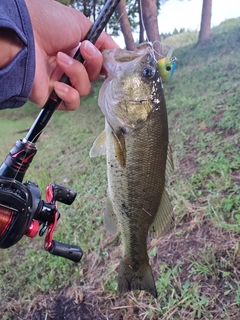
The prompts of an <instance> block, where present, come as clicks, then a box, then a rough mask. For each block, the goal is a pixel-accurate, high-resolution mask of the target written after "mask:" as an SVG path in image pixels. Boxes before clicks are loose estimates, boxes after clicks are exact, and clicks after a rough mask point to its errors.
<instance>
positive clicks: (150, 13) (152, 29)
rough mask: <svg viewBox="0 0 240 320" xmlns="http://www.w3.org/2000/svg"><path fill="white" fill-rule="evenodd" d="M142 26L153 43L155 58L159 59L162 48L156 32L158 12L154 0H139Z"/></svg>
mask: <svg viewBox="0 0 240 320" xmlns="http://www.w3.org/2000/svg"><path fill="white" fill-rule="evenodd" d="M141 4H142V15H143V25H144V27H145V30H146V33H147V38H148V40H149V41H151V42H152V43H153V48H154V50H155V56H156V58H157V59H159V58H160V57H161V55H162V46H161V40H160V35H159V30H158V10H157V3H156V0H141Z"/></svg>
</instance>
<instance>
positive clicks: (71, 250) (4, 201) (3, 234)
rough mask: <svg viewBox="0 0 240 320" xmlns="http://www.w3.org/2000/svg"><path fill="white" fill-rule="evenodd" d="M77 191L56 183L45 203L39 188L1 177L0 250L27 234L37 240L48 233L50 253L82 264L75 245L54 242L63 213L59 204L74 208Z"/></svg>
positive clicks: (29, 183) (47, 195) (48, 191)
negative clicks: (72, 205) (38, 236)
mask: <svg viewBox="0 0 240 320" xmlns="http://www.w3.org/2000/svg"><path fill="white" fill-rule="evenodd" d="M75 197H76V192H75V191H74V190H71V189H69V188H66V187H64V186H61V185H57V184H50V185H49V186H48V187H47V189H46V201H44V200H42V199H41V191H40V189H39V188H38V186H37V185H36V184H35V183H33V182H31V181H27V182H25V183H21V182H19V181H17V180H13V179H10V178H0V248H2V249H5V248H9V247H11V246H12V245H14V244H16V243H17V242H18V241H19V240H20V239H21V238H22V237H23V236H24V235H26V236H28V237H31V238H33V237H35V236H36V235H37V233H39V235H40V236H43V235H44V233H46V236H45V241H44V249H45V250H46V251H48V252H49V253H51V254H53V255H56V256H61V257H64V258H66V259H69V260H72V261H74V262H79V261H80V260H81V258H82V255H83V252H82V250H81V248H79V247H78V246H74V245H68V244H64V243H61V242H58V241H55V240H53V239H52V237H53V232H54V230H55V228H56V225H57V221H58V219H59V218H60V214H59V212H58V209H57V203H56V201H59V202H62V203H64V204H67V205H71V204H72V203H73V201H74V200H75Z"/></svg>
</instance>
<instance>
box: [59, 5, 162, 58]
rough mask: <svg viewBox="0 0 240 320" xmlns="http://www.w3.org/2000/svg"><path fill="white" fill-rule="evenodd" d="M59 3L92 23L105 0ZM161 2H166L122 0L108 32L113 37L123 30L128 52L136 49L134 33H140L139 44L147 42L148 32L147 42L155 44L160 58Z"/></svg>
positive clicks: (111, 20) (156, 52)
mask: <svg viewBox="0 0 240 320" xmlns="http://www.w3.org/2000/svg"><path fill="white" fill-rule="evenodd" d="M57 1H59V2H61V3H63V4H66V5H71V6H72V7H75V8H77V9H78V10H80V11H81V12H83V13H84V14H85V15H86V16H87V17H88V18H90V19H91V20H92V21H95V18H96V16H97V15H98V12H99V11H100V9H101V8H102V6H103V3H104V2H105V0H57ZM160 1H164V0H121V2H120V4H119V5H118V10H116V11H115V13H114V14H113V16H112V18H111V19H110V22H109V24H108V32H109V33H110V34H111V35H113V36H117V35H119V30H120V29H121V31H122V33H123V36H124V40H125V44H126V48H127V49H128V50H135V48H136V44H135V42H134V39H133V35H132V32H136V31H139V43H141V42H143V41H144V40H146V39H144V32H146V34H147V40H148V41H151V42H152V43H153V47H154V50H155V54H156V58H159V55H161V53H162V48H161V43H160V35H159V30H158V19H157V18H158V12H159V8H160ZM165 1H166V0H165ZM119 23H120V28H119Z"/></svg>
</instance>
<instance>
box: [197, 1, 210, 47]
mask: <svg viewBox="0 0 240 320" xmlns="http://www.w3.org/2000/svg"><path fill="white" fill-rule="evenodd" d="M211 17H212V0H203V5H202V18H201V27H200V32H199V36H198V43H197V45H201V44H203V43H205V42H206V41H208V39H209V38H210V35H211Z"/></svg>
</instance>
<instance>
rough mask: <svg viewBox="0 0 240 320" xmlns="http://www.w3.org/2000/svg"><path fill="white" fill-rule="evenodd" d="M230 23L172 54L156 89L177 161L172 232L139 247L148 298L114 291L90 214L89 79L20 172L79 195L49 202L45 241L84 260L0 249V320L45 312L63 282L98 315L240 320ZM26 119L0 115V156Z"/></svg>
mask: <svg viewBox="0 0 240 320" xmlns="http://www.w3.org/2000/svg"><path fill="white" fill-rule="evenodd" d="M239 23H240V20H239V19H236V20H232V21H229V22H226V23H224V24H222V25H220V26H219V27H216V28H214V30H213V35H212V37H211V41H210V42H209V43H208V44H206V45H205V46H203V47H201V48H194V47H193V46H192V45H189V46H188V47H182V48H179V49H177V50H176V52H175V55H176V56H177V57H178V60H179V61H178V67H177V70H176V73H175V75H174V78H173V79H172V81H171V82H169V83H168V84H167V85H166V86H165V95H166V100H167V105H168V112H169V125H170V139H171V144H172V148H173V150H174V156H175V161H176V171H175V174H174V176H173V178H172V183H171V195H172V198H173V204H174V206H175V212H176V221H177V223H176V230H175V231H174V232H173V234H172V235H171V236H170V237H168V238H165V239H163V240H162V241H161V242H159V243H158V245H157V246H155V247H154V248H153V249H152V250H151V252H150V256H151V257H152V259H151V261H152V265H153V270H154V274H155V279H156V285H157V288H158V292H159V298H158V299H157V300H154V299H152V298H150V297H149V296H148V295H147V294H145V293H143V292H142V293H140V295H139V293H138V292H137V293H130V294H128V295H123V296H119V295H118V293H117V292H116V277H117V273H116V271H117V267H118V262H119V259H120V256H121V252H120V249H119V244H120V240H119V237H117V238H113V237H110V236H109V235H107V234H106V233H105V231H104V228H103V225H102V214H101V210H102V208H103V206H104V200H105V194H106V168H105V159H104V158H99V159H92V160H91V159H89V157H88V152H89V149H90V147H91V144H92V142H93V141H94V139H95V137H96V136H97V135H98V134H99V133H100V132H101V130H102V129H103V123H104V120H103V117H102V115H101V113H100V110H99V109H98V107H97V92H98V87H99V85H100V84H97V85H96V88H95V93H94V94H93V95H92V96H90V97H87V98H84V99H82V107H81V109H80V110H79V111H77V112H73V113H63V112H58V113H56V114H55V115H54V117H53V120H52V122H51V123H50V124H49V126H48V127H47V128H46V130H45V131H44V133H43V135H42V137H41V139H40V141H39V142H38V149H39V151H38V154H37V156H36V157H35V159H34V162H33V164H32V166H31V168H30V169H29V171H28V173H27V177H26V179H30V180H32V181H34V182H37V183H38V184H39V186H40V187H41V189H42V190H43V192H44V188H45V187H46V185H47V184H48V183H50V182H56V183H61V184H66V185H68V186H70V187H72V188H74V189H76V190H78V191H79V195H78V197H77V199H76V200H75V203H74V205H73V206H71V207H66V206H62V205H60V212H61V213H62V215H61V221H60V223H59V226H58V228H57V232H56V233H55V239H57V240H60V241H65V242H69V243H78V244H80V245H81V246H82V248H83V250H84V251H85V257H84V259H83V261H82V263H81V264H80V265H75V264H72V263H71V262H68V261H66V260H64V259H61V258H56V257H54V256H51V255H49V254H47V253H46V252H44V251H43V250H42V246H43V239H41V238H39V237H38V238H36V239H34V240H29V239H26V238H24V239H22V240H21V242H20V243H19V244H18V245H16V246H15V247H13V248H11V249H9V250H1V251H0V295H1V299H0V316H1V317H2V318H3V319H10V316H11V315H15V316H13V317H15V318H16V319H17V315H18V314H19V313H20V314H22V318H23V317H24V314H26V313H27V312H29V311H30V310H35V309H36V308H39V309H44V308H45V309H46V304H47V303H44V302H42V303H40V302H39V301H40V297H41V299H42V301H47V298H46V297H48V298H49V297H54V296H55V291H56V290H58V289H59V288H65V287H66V289H64V294H65V295H66V296H68V297H73V298H74V299H75V301H76V302H77V303H79V302H81V301H82V298H83V297H84V299H85V301H86V302H88V303H89V304H92V305H93V306H94V309H93V310H95V311H96V310H99V311H98V312H99V314H100V312H101V314H102V315H104V318H105V319H107V317H108V319H114V320H115V319H134V318H135V319H152V320H153V319H154V320H156V319H210V318H214V319H220V318H225V319H239V318H240V315H239V311H238V308H239V306H240V286H239V262H240V252H239V245H238V241H239V236H238V233H239V230H240V225H239V224H240V214H239V211H238V210H239V202H240V196H239V191H240V180H239V177H240V170H239V167H240V151H239V149H240V133H239V123H240V113H239V108H240V102H239V95H240V89H239V88H240V75H239V68H240V62H239V61H240V53H239V45H240V28H239ZM174 41H175V40H174ZM166 46H167V44H166ZM37 114H38V110H37V109H36V108H35V107H33V106H30V105H26V106H25V107H24V108H21V109H19V110H10V111H1V120H0V134H1V142H0V146H1V148H0V150H1V158H2V159H4V157H5V156H6V154H7V152H8V151H9V148H10V146H11V145H12V144H13V143H14V141H15V140H16V139H18V138H20V137H21V136H24V134H19V133H17V132H18V131H19V130H23V129H27V128H28V127H29V126H30V125H31V124H32V122H33V119H34V118H35V117H36V115H37ZM47 295H48V296H47ZM110 298H111V299H110ZM31 308H32V309H31ZM29 318H30V316H29V315H27V316H26V319H29Z"/></svg>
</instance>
